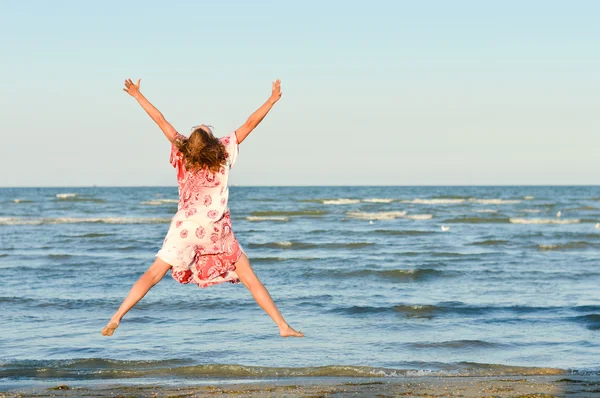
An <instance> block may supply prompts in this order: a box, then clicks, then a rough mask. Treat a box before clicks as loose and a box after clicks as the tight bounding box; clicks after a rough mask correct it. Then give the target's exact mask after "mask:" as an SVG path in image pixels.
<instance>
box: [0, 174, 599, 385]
mask: <svg viewBox="0 0 600 398" xmlns="http://www.w3.org/2000/svg"><path fill="white" fill-rule="evenodd" d="M176 208H177V191H176V188H172V187H169V188H155V187H152V188H4V189H0V278H1V284H0V286H1V287H0V310H1V311H2V314H3V317H4V320H3V325H2V329H3V330H2V339H1V340H0V381H2V382H6V383H10V384H11V385H16V384H22V385H25V384H27V383H31V382H35V381H44V380H46V381H52V380H75V381H77V380H79V381H85V380H96V381H98V382H102V383H105V382H110V381H111V380H112V381H114V380H122V379H128V380H135V379H138V380H142V379H143V380H150V381H152V380H159V379H160V380H166V379H172V380H188V379H193V378H203V379H206V380H212V379H214V380H217V379H220V378H234V379H240V378H241V379H248V380H250V379H261V378H273V377H275V378H278V377H382V378H384V379H385V377H405V376H419V375H421V376H426V375H471V376H486V375H496V376H499V375H509V374H524V375H529V374H562V373H565V372H566V373H570V374H579V375H588V374H597V373H598V372H599V371H600V361H599V360H598V358H600V342H599V341H600V339H599V337H600V289H598V286H600V260H599V256H598V254H599V253H600V251H599V249H600V228H597V224H598V223H600V187H585V186H584V187H537V186H536V187H259V188H255V187H232V188H231V191H230V208H231V213H232V221H233V230H234V232H235V234H236V236H237V238H238V240H239V241H240V243H241V244H242V246H243V247H244V249H245V251H246V252H247V254H248V256H249V257H250V260H251V262H252V265H253V268H254V270H255V272H256V273H257V275H258V276H259V278H260V279H261V280H262V281H263V283H264V284H265V285H266V286H267V288H268V289H269V291H270V293H271V295H272V296H273V298H274V299H275V302H276V303H277V305H278V306H279V308H280V310H281V311H282V313H283V314H284V316H285V317H286V319H287V321H288V322H289V323H290V324H291V325H292V326H294V327H295V328H297V329H302V330H303V331H304V333H305V334H306V337H305V338H304V339H281V338H280V337H279V336H278V331H277V328H276V327H275V326H274V324H273V323H272V321H271V320H270V318H268V316H267V315H266V314H264V313H263V311H262V310H261V309H260V308H259V307H258V306H257V305H256V303H255V302H254V300H253V299H252V297H251V296H250V294H249V293H248V291H247V290H246V289H245V287H243V285H231V284H226V285H219V286H213V287H210V288H208V289H198V288H197V287H195V286H190V285H187V286H182V285H179V284H178V283H177V282H175V281H174V280H172V279H171V278H170V274H168V275H167V277H165V279H164V280H163V281H162V282H161V283H159V284H158V285H157V286H156V287H155V288H154V289H153V290H152V291H150V293H149V294H148V295H147V296H146V297H145V298H144V299H143V300H142V301H141V302H140V303H139V304H138V306H136V307H135V308H134V309H133V310H132V311H131V312H130V313H129V314H128V315H127V317H126V318H125V319H124V321H123V323H122V325H121V327H119V329H118V330H117V331H116V333H115V335H114V336H113V337H111V338H106V337H102V336H101V335H100V330H101V329H102V327H103V326H104V325H105V323H106V321H107V320H108V319H109V318H110V316H111V315H112V313H113V312H114V311H115V310H116V308H117V307H118V306H119V304H120V303H121V301H122V299H123V298H124V297H125V295H126V294H127V292H128V291H129V289H130V288H131V285H132V284H133V283H134V282H135V281H136V280H137V278H138V277H139V276H140V275H141V274H142V273H143V272H144V271H145V270H146V268H147V267H148V266H149V265H150V264H151V263H152V261H153V260H154V254H155V253H156V252H157V251H158V249H159V248H160V245H161V243H162V240H163V238H164V235H165V233H166V232H167V229H168V226H169V221H170V218H171V217H172V216H173V214H174V213H175V210H176ZM559 212H560V214H559ZM23 383H24V384H23Z"/></svg>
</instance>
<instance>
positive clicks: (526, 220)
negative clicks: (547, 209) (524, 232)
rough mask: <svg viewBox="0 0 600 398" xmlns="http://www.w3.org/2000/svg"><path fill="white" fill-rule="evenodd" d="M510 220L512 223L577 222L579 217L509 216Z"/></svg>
mask: <svg viewBox="0 0 600 398" xmlns="http://www.w3.org/2000/svg"><path fill="white" fill-rule="evenodd" d="M510 222H511V223H513V224H577V223H578V222H579V219H576V218H570V219H568V218H566V219H562V220H561V219H557V218H511V219H510Z"/></svg>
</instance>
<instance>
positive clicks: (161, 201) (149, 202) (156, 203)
mask: <svg viewBox="0 0 600 398" xmlns="http://www.w3.org/2000/svg"><path fill="white" fill-rule="evenodd" d="M169 203H179V200H178V199H155V200H147V201H145V202H141V204H143V205H148V206H162V205H164V204H169Z"/></svg>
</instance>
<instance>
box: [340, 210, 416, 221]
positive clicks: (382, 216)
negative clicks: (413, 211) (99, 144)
mask: <svg viewBox="0 0 600 398" xmlns="http://www.w3.org/2000/svg"><path fill="white" fill-rule="evenodd" d="M347 214H348V217H350V218H357V219H359V220H393V219H395V218H398V217H404V216H405V215H406V212H405V211H382V212H375V213H367V212H362V211H350V212H348V213H347Z"/></svg>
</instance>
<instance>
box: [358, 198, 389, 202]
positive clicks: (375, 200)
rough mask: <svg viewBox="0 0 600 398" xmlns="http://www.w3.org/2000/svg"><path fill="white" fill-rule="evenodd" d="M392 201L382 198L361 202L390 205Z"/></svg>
mask: <svg viewBox="0 0 600 398" xmlns="http://www.w3.org/2000/svg"><path fill="white" fill-rule="evenodd" d="M393 201H394V199H384V198H371V199H363V202H367V203H392V202H393Z"/></svg>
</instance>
